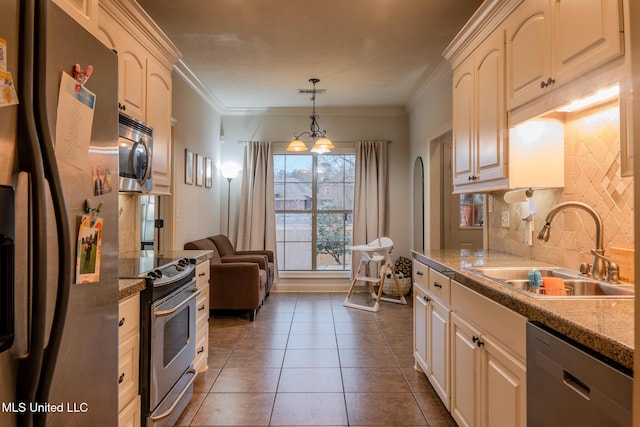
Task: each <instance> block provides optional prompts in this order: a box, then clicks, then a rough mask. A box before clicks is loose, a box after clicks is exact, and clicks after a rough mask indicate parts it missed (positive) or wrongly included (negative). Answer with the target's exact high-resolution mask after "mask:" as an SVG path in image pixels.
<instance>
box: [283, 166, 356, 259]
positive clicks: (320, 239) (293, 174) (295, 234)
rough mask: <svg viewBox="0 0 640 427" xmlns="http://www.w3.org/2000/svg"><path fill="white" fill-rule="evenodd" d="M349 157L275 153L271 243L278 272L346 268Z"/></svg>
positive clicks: (350, 223) (350, 206) (351, 175)
mask: <svg viewBox="0 0 640 427" xmlns="http://www.w3.org/2000/svg"><path fill="white" fill-rule="evenodd" d="M355 160H356V158H355V155H354V154H323V155H314V154H276V155H274V186H275V188H274V190H275V210H276V243H277V250H278V262H279V269H280V270H282V271H326V270H330V271H345V270H350V269H351V252H350V251H349V247H350V246H351V244H352V243H351V242H352V230H353V188H354V179H355Z"/></svg>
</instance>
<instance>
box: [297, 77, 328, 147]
mask: <svg viewBox="0 0 640 427" xmlns="http://www.w3.org/2000/svg"><path fill="white" fill-rule="evenodd" d="M319 81H320V79H309V82H310V83H311V84H312V85H313V89H312V90H311V101H312V102H313V110H312V111H311V116H309V118H310V119H311V126H310V127H309V131H308V132H302V133H300V134H293V137H294V139H293V141H291V142H290V143H289V146H288V147H287V151H294V152H300V151H307V149H308V147H307V144H306V143H305V142H304V141H303V140H302V139H301V138H302V137H303V136H306V137H307V138H308V139H309V140H310V141H309V142H310V143H311V144H312V148H311V152H312V153H317V154H324V153H328V152H330V151H331V149H333V148H334V145H333V144H332V143H331V140H330V139H329V138H327V137H326V136H325V135H326V134H327V131H326V130H320V126H319V125H318V115H317V114H316V94H317V93H318V90H316V83H318V82H319Z"/></svg>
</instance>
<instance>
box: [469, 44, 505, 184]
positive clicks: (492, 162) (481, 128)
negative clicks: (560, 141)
mask: <svg viewBox="0 0 640 427" xmlns="http://www.w3.org/2000/svg"><path fill="white" fill-rule="evenodd" d="M480 49H481V50H480V51H479V52H477V53H476V58H475V64H476V85H477V87H476V91H477V92H476V93H477V99H478V106H477V116H476V117H477V119H476V129H477V130H476V135H477V136H476V144H477V145H476V146H477V148H476V162H477V163H476V168H475V170H476V174H478V176H479V179H480V180H482V181H488V180H491V179H499V178H504V177H505V176H506V171H507V168H506V167H505V156H504V155H505V151H506V150H505V148H504V145H505V139H506V137H505V128H506V112H505V100H504V36H503V32H502V31H497V32H496V33H495V34H494V35H493V36H491V37H490V38H489V39H487V40H486V41H485V42H484V43H483V44H482V46H481V47H480Z"/></svg>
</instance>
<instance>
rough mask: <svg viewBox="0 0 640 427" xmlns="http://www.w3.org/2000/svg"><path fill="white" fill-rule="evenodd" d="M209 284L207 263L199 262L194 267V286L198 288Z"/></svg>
mask: <svg viewBox="0 0 640 427" xmlns="http://www.w3.org/2000/svg"><path fill="white" fill-rule="evenodd" d="M208 282H209V261H208V260H207V261H204V262H201V263H200V264H198V265H196V284H197V285H198V288H200V287H201V285H203V284H205V283H208Z"/></svg>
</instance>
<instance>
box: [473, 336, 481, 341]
mask: <svg viewBox="0 0 640 427" xmlns="http://www.w3.org/2000/svg"><path fill="white" fill-rule="evenodd" d="M471 341H473V342H478V341H480V337H477V336H475V335H474V336H472V337H471Z"/></svg>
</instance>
